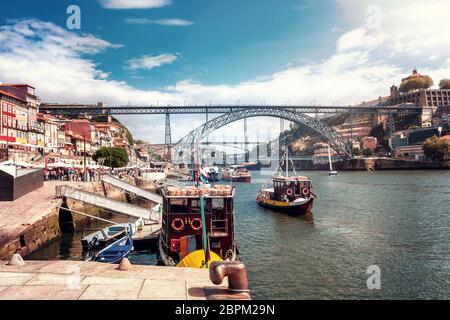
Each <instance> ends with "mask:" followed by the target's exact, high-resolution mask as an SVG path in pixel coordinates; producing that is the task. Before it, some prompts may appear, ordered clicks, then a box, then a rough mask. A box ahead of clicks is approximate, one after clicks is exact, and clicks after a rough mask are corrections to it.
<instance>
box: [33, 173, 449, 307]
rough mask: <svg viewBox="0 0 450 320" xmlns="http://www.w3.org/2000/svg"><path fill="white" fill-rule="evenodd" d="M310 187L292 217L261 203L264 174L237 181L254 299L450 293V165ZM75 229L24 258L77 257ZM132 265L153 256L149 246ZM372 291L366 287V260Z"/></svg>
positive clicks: (322, 180) (342, 177) (320, 176)
mask: <svg viewBox="0 0 450 320" xmlns="http://www.w3.org/2000/svg"><path fill="white" fill-rule="evenodd" d="M301 174H302V175H308V176H309V177H310V178H311V179H312V181H313V185H314V190H315V192H316V193H317V195H318V198H317V199H316V201H315V203H314V208H313V213H312V214H311V215H308V216H303V217H299V218H295V217H290V216H287V215H284V214H281V213H276V212H272V211H270V210H267V209H263V208H260V207H258V206H257V205H256V203H255V196H256V193H257V191H258V190H259V188H260V187H261V183H262V181H264V179H265V178H266V176H262V175H261V174H260V173H258V172H252V175H253V178H254V179H253V180H254V182H253V183H251V184H236V191H237V192H236V199H235V210H236V233H237V241H238V245H239V250H240V256H239V258H240V259H241V260H242V261H243V262H244V263H245V265H246V266H247V271H248V277H249V282H250V287H251V291H252V297H253V298H254V299H449V298H450V289H449V288H450V171H378V172H341V173H340V174H339V175H338V176H331V177H330V176H328V173H327V172H324V171H315V172H302V173H301ZM80 238H81V234H75V235H73V236H63V237H62V238H61V239H59V240H57V241H55V242H53V243H51V244H49V245H47V246H46V247H44V248H42V249H40V250H38V251H36V252H35V253H33V254H31V255H29V256H27V257H26V258H27V259H46V260H49V259H50V260H51V259H75V260H78V259H81V258H82V254H81V245H80V242H79V240H80ZM131 261H132V263H140V264H150V265H153V264H156V262H157V260H156V254H155V253H154V252H139V253H134V254H133V255H132V257H131ZM373 265H375V266H378V267H379V269H380V271H381V274H380V283H381V288H380V289H372V290H369V289H368V287H367V284H366V281H367V279H368V277H369V275H368V274H366V271H367V268H368V267H369V266H373Z"/></svg>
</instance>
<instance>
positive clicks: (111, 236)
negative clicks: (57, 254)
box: [81, 223, 129, 250]
mask: <svg viewBox="0 0 450 320" xmlns="http://www.w3.org/2000/svg"><path fill="white" fill-rule="evenodd" d="M128 227H129V224H128V223H121V224H116V225H112V226H108V227H106V228H103V229H101V230H99V231H96V232H94V233H92V234H90V235H88V236H86V237H83V238H82V239H81V245H82V246H83V250H91V249H98V248H104V247H106V246H107V245H109V244H110V243H112V242H114V241H116V240H117V239H119V238H121V237H123V236H124V234H125V233H126V232H127V229H128Z"/></svg>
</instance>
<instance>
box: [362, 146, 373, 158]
mask: <svg viewBox="0 0 450 320" xmlns="http://www.w3.org/2000/svg"><path fill="white" fill-rule="evenodd" d="M362 154H363V155H364V156H366V157H370V156H371V155H372V154H373V151H372V149H370V148H366V149H364V150H363V152H362Z"/></svg>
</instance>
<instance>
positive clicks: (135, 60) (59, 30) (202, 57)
mask: <svg viewBox="0 0 450 320" xmlns="http://www.w3.org/2000/svg"><path fill="white" fill-rule="evenodd" d="M72 4H76V5H78V6H79V7H80V8H81V30H79V31H77V30H68V29H67V27H66V19H67V17H68V15H67V14H66V9H67V7H68V6H69V5H72ZM130 7H132V8H130ZM2 12H3V14H2V16H1V18H0V82H2V83H7V82H28V83H31V84H32V85H34V86H35V87H36V88H37V92H38V94H39V95H40V96H41V97H42V100H43V101H49V102H87V103H95V102H97V101H105V102H107V103H110V104H120V103H128V102H129V103H131V104H136V105H143V104H147V105H148V104H156V103H158V104H169V103H170V104H176V103H180V104H182V103H184V102H185V101H186V103H195V104H206V103H209V102H210V101H211V102H212V103H235V102H236V101H239V102H240V103H241V104H246V103H247V104H251V103H252V104H259V103H279V104H285V103H286V104H288V103H292V104H294V103H303V104H310V103H339V104H354V103H358V102H361V101H363V100H369V99H373V98H376V97H378V96H379V95H386V94H388V88H389V86H390V85H392V84H393V83H398V82H399V79H400V78H401V77H403V76H405V75H407V74H409V73H410V72H411V69H412V68H413V67H416V68H418V69H419V72H422V73H427V74H430V75H431V76H432V77H433V78H435V83H438V82H439V78H443V77H450V60H449V59H450V57H449V56H450V54H449V52H450V39H449V38H448V37H442V36H439V34H441V35H442V34H448V33H449V32H450V22H449V21H450V19H449V15H450V14H449V12H450V4H449V3H448V1H445V0H434V1H420V0H409V1H406V0H399V1H395V2H393V1H387V0H373V1H366V0H360V1H351V0H304V1H301V0H282V1H280V0H259V1H257V0H245V1H242V0H241V1H238V0H226V1H225V0H208V1H207V0H82V1H75V0H72V1H65V0H58V1H54V0H52V1H51V0H41V1H23V0H17V1H14V2H12V1H8V2H7V3H5V4H2ZM405 26H407V27H405ZM425 43H426V45H425ZM121 120H123V122H125V124H127V125H128V126H129V127H130V128H131V130H132V132H133V133H134V134H135V136H137V137H139V138H144V139H148V140H151V141H153V142H162V140H163V134H162V130H163V123H162V121H161V120H162V119H160V118H158V117H152V118H151V117H147V116H144V117H121ZM202 120H203V118H202V117H198V116H192V117H174V118H173V124H174V139H175V140H176V139H178V138H181V137H182V136H183V135H184V134H186V133H187V132H188V131H189V130H192V129H193V127H195V126H198V125H200V124H201V122H202ZM277 123H278V122H277V121H276V120H273V119H252V120H250V125H251V126H252V127H259V128H262V129H261V130H263V131H264V130H267V128H277V127H278V125H277ZM240 128H241V124H239V123H237V124H232V125H230V126H229V127H227V128H225V129H224V132H225V133H228V134H236V131H239V132H240V131H242V130H241V129H240ZM224 132H220V133H218V135H219V136H220V137H221V136H222V135H223V134H224ZM254 134H256V133H254ZM274 134H275V133H274ZM274 134H273V136H274ZM266 135H267V133H266V132H263V133H260V136H266ZM233 139H234V138H233Z"/></svg>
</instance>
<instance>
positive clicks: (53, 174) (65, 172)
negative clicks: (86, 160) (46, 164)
mask: <svg viewBox="0 0 450 320" xmlns="http://www.w3.org/2000/svg"><path fill="white" fill-rule="evenodd" d="M154 171H155V169H151V168H114V169H110V168H103V169H100V168H99V169H92V168H86V174H84V170H83V169H82V168H47V169H45V170H44V180H45V181H51V180H58V181H87V182H91V181H100V180H101V176H102V175H105V174H110V175H113V176H115V177H117V178H119V179H123V178H124V177H126V176H129V177H142V176H143V174H144V173H146V172H154Z"/></svg>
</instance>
